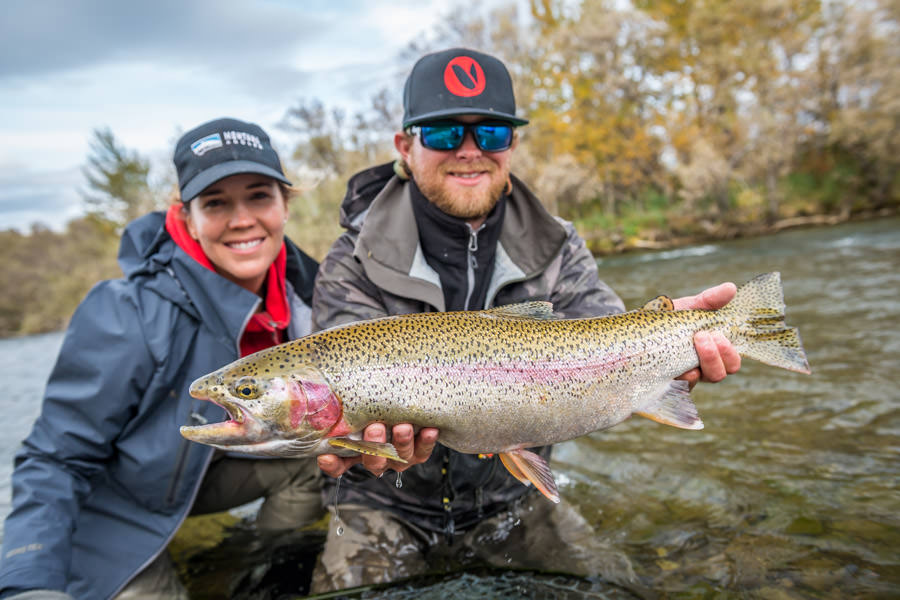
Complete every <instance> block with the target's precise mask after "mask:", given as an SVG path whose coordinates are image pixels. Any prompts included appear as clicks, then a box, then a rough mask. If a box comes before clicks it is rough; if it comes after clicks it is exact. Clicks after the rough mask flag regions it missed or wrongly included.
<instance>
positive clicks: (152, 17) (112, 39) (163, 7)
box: [0, 0, 325, 78]
mask: <svg viewBox="0 0 900 600" xmlns="http://www.w3.org/2000/svg"><path fill="white" fill-rule="evenodd" d="M4 13H5V14H4V18H3V20H2V21H0V78H5V77H13V76H34V75H37V74H45V75H46V74H53V73H59V72H64V71H69V70H74V69H79V68H86V67H93V66H97V65H104V64H110V63H116V62H130V61H149V62H161V63H170V64H175V65H179V66H182V67H183V66H188V65H194V64H196V65H215V66H219V67H222V68H224V69H226V70H227V69H230V68H238V69H240V68H247V67H250V66H252V65H254V64H260V63H263V64H265V63H267V62H268V63H269V64H271V63H272V62H280V61H284V60H287V59H289V58H290V57H291V55H292V54H293V53H292V49H293V48H294V47H296V46H297V45H298V44H300V43H303V42H304V41H305V40H307V41H308V40H310V39H315V38H316V37H317V36H319V35H321V32H322V31H324V25H325V23H324V22H322V21H321V20H320V19H319V17H317V16H316V13H315V11H312V10H309V9H308V8H305V9H304V8H303V4H297V5H293V4H280V3H274V2H267V3H262V2H253V3H248V2H245V1H242V0H192V1H191V2H184V1H182V0H154V1H153V2H121V1H117V0H81V1H79V2H71V1H69V0H13V1H12V2H10V3H6V4H5V6H4Z"/></svg>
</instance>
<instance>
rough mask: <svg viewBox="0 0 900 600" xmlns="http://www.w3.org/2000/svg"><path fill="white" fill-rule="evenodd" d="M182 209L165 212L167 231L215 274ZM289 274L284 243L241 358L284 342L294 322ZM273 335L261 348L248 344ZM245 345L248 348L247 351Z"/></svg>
mask: <svg viewBox="0 0 900 600" xmlns="http://www.w3.org/2000/svg"><path fill="white" fill-rule="evenodd" d="M180 212H181V207H180V206H178V205H172V206H170V207H169V211H168V212H167V213H166V231H167V232H168V233H169V235H170V236H171V237H172V239H173V240H174V241H175V243H176V244H178V246H179V247H180V248H181V249H182V250H184V251H185V252H186V253H187V254H188V256H190V257H191V258H193V259H194V260H196V261H197V262H198V263H200V264H201V265H203V266H204V267H206V268H207V269H209V270H210V271H213V272H215V268H214V267H213V265H212V263H211V262H210V261H209V258H208V257H207V256H206V253H205V252H203V248H202V247H201V246H200V243H199V242H198V241H197V240H195V239H194V238H192V237H191V235H190V233H188V230H187V226H186V225H185V224H184V219H183V218H182V217H181V215H180V214H179V213H180ZM286 271H287V250H286V249H285V246H284V243H282V244H281V250H280V251H279V252H278V256H276V257H275V261H274V262H273V263H272V264H271V265H270V266H269V273H268V274H267V276H266V283H265V286H266V289H265V297H264V304H263V310H261V311H260V312H258V313H256V314H254V315H253V317H252V318H251V319H250V321H249V322H248V323H247V329H246V330H245V334H244V336H243V338H242V339H241V356H246V355H247V354H249V353H250V352H256V351H257V350H262V349H263V348H267V347H269V346H272V345H274V344H275V343H277V342H278V341H282V340H281V339H280V338H281V337H282V332H281V331H279V330H283V329H285V328H286V327H287V325H288V323H289V322H290V320H291V307H290V305H289V304H288V301H287V287H286V284H285V273H286ZM263 331H269V332H274V334H275V335H274V336H265V338H267V339H271V340H272V343H268V344H265V345H262V347H258V346H260V342H258V341H256V342H253V343H251V344H250V346H248V345H247V342H249V341H250V340H248V338H249V337H255V338H258V337H260V336H248V335H247V334H248V333H251V332H263ZM245 346H247V348H246V351H245Z"/></svg>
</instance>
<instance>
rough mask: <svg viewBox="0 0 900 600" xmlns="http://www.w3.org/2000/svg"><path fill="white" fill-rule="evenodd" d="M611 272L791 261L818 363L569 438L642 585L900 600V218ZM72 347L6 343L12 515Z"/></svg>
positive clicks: (481, 593) (596, 590)
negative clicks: (33, 430) (30, 451)
mask: <svg viewBox="0 0 900 600" xmlns="http://www.w3.org/2000/svg"><path fill="white" fill-rule="evenodd" d="M599 265H600V270H601V276H602V277H603V279H604V280H606V281H607V283H609V284H610V285H611V286H612V287H613V288H614V289H615V290H617V291H618V292H619V294H620V295H621V296H622V297H623V298H624V299H625V301H626V304H627V305H628V306H629V307H637V306H639V305H640V304H642V303H643V302H644V301H645V300H647V299H649V298H651V297H654V296H656V295H657V294H660V293H665V294H668V295H670V296H673V297H677V296H680V295H685V294H690V293H695V292H697V291H699V290H701V289H703V288H705V287H709V286H711V285H714V284H716V283H720V282H722V281H734V282H736V283H742V282H744V281H746V280H748V279H750V278H752V277H753V276H754V275H757V274H759V273H763V272H767V271H780V272H781V273H782V279H783V282H784V294H785V301H786V304H787V322H788V324H790V325H794V326H796V327H798V328H799V330H800V333H801V336H802V338H803V343H804V346H805V347H806V351H807V354H808V357H809V362H810V365H811V367H812V370H813V373H812V375H801V374H797V373H791V372H787V371H783V370H780V369H775V368H772V367H768V366H765V365H761V364H759V363H754V362H753V361H751V360H749V359H747V360H745V361H744V365H743V368H742V370H741V372H740V373H739V374H738V375H736V376H733V377H729V378H728V379H727V380H726V381H725V382H723V383H720V384H716V385H709V384H701V385H700V386H698V387H697V388H696V389H695V390H694V392H693V395H694V400H695V403H696V404H697V407H698V409H699V411H700V414H701V416H702V418H703V421H704V423H705V426H706V428H705V429H704V430H702V431H684V430H679V429H675V428H671V427H665V426H661V425H658V424H656V423H653V422H651V421H648V420H645V419H641V418H636V419H632V420H630V421H628V422H626V423H624V424H622V425H619V426H617V427H616V428H614V429H611V430H608V431H605V432H596V433H594V434H591V435H589V436H584V437H582V438H579V439H578V440H574V441H571V442H567V443H564V444H560V445H559V446H558V447H557V450H556V452H555V454H554V464H553V468H554V471H555V472H556V474H557V478H558V480H559V481H560V483H561V486H560V487H561V490H562V493H563V494H564V495H565V497H566V498H567V499H568V500H569V501H571V502H572V503H574V504H575V505H577V506H578V507H579V509H580V510H581V511H582V513H583V514H584V515H585V516H586V517H587V518H588V520H589V521H590V522H591V524H592V525H593V526H594V527H595V529H596V531H597V535H598V536H600V537H602V538H603V540H604V541H605V542H606V543H607V544H609V545H610V546H611V547H613V548H615V549H616V550H617V551H620V552H621V553H623V554H625V555H626V556H627V557H628V558H629V559H630V561H631V563H632V565H633V567H634V571H635V572H636V574H637V576H638V579H639V581H640V583H641V585H642V587H643V588H644V589H650V590H654V591H655V592H657V593H660V594H661V595H664V596H668V597H672V598H707V597H708V598H713V597H715V598H718V597H735V598H738V597H739V598H772V599H791V598H850V597H852V598H889V597H900V493H898V487H900V485H898V482H900V460H898V459H900V385H898V378H900V327H898V323H900V220H898V219H889V220H882V221H872V222H865V223H852V224H845V225H840V226H835V227H830V228H821V229H806V230H794V231H788V232H783V233H781V234H778V235H774V236H769V237H763V238H756V239H747V240H736V241H730V242H724V243H715V244H706V245H699V246H693V247H688V248H683V249H678V250H671V251H663V252H648V253H640V254H629V255H624V256H616V257H611V258H604V259H602V260H600V262H599ZM61 339H62V336H61V334H49V335H43V336H34V337H28V338H21V339H13V340H2V341H0V361H2V364H3V365H4V371H5V372H6V373H7V375H6V381H5V385H4V389H5V392H6V393H5V394H4V395H3V396H2V398H0V408H2V414H3V415H4V418H3V420H2V422H0V432H2V435H0V452H2V453H3V457H4V458H3V460H0V486H2V489H0V511H2V513H3V514H4V515H5V514H6V512H8V510H9V494H10V488H9V474H10V471H11V457H12V454H13V452H14V451H15V448H16V447H17V445H18V443H19V441H20V440H21V439H22V438H23V437H24V436H25V435H26V434H27V432H28V430H29V428H30V424H31V422H32V421H33V419H34V417H35V416H36V414H37V412H38V411H39V401H40V394H41V392H42V389H43V385H44V380H45V379H46V377H47V375H48V373H49V370H50V368H51V367H52V363H53V360H54V356H55V354H56V351H57V349H58V347H59V344H60V342H61ZM236 537H239V536H236ZM236 543H237V542H234V543H233V544H232V545H234V544H236ZM241 543H243V542H241ZM228 544H229V541H228V540H227V539H226V540H225V541H224V542H222V544H220V546H222V545H225V546H227V545H228ZM220 550H221V548H220ZM206 569H207V570H210V569H212V570H213V571H214V570H215V565H214V561H212V564H207V565H206ZM221 576H224V569H223V573H221V574H220V578H221ZM232 589H234V588H232ZM542 594H543V595H542ZM199 596H202V594H200V595H199ZM353 597H365V598H376V597H377V598H382V597H383V598H400V597H402V598H407V597H409V598H413V597H415V598H417V599H418V600H421V599H422V598H441V599H442V600H448V599H450V598H468V597H479V598H481V597H484V598H488V597H510V598H513V597H527V598H537V597H567V598H568V597H572V598H578V597H604V598H612V597H619V596H618V595H616V594H615V592H614V591H610V590H605V589H603V588H602V586H600V585H599V584H597V583H596V582H587V581H578V580H574V579H571V580H569V579H566V578H559V577H551V576H547V575H542V574H517V573H510V572H505V573H496V572H487V573H484V572H474V571H473V572H469V573H467V574H465V575H464V576H463V577H462V578H461V579H460V578H447V579H438V580H433V579H429V580H422V581H419V582H410V583H407V584H404V585H401V586H395V587H394V588H392V589H388V590H382V591H379V590H369V591H358V592H356V593H354V594H353Z"/></svg>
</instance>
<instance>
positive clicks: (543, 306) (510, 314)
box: [482, 301, 559, 321]
mask: <svg viewBox="0 0 900 600" xmlns="http://www.w3.org/2000/svg"><path fill="white" fill-rule="evenodd" d="M482 312H485V313H487V314H489V315H491V316H495V317H503V318H504V319H541V320H545V321H546V320H550V319H558V318H559V317H557V316H556V315H554V314H553V303H552V302H539V301H535V302H520V303H518V304H506V305H504V306H497V307H495V308H489V309H487V310H485V311H482Z"/></svg>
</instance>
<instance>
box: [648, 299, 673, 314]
mask: <svg viewBox="0 0 900 600" xmlns="http://www.w3.org/2000/svg"><path fill="white" fill-rule="evenodd" d="M641 310H655V311H667V310H675V303H674V302H672V299H671V298H669V297H668V296H657V297H656V298H654V299H653V300H651V301H649V302H647V304H645V305H644V306H642V307H641Z"/></svg>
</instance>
